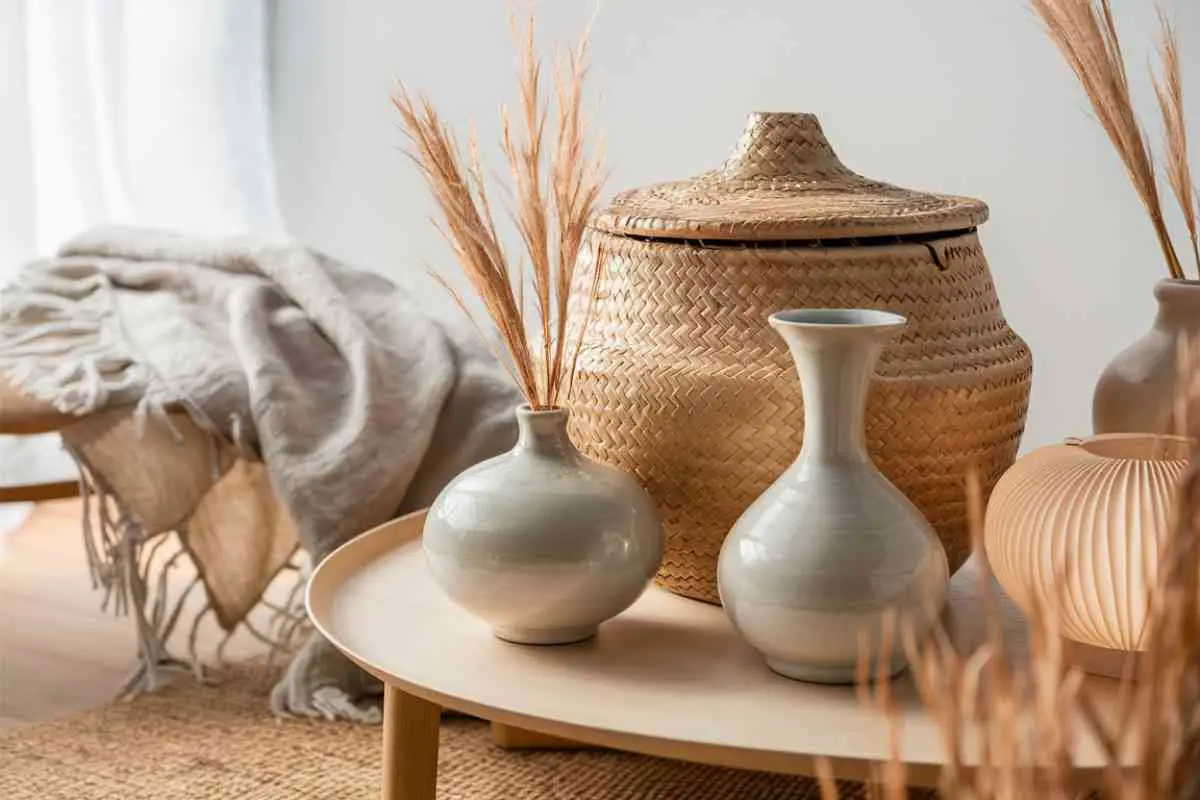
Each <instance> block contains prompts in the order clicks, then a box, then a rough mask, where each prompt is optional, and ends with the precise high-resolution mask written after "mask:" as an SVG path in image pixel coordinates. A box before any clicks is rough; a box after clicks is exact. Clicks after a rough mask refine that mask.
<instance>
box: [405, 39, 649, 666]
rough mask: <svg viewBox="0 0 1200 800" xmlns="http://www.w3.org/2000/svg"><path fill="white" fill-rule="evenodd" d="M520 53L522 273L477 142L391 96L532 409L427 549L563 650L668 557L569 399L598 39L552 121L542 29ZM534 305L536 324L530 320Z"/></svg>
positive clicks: (596, 177) (517, 192)
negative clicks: (580, 436)
mask: <svg viewBox="0 0 1200 800" xmlns="http://www.w3.org/2000/svg"><path fill="white" fill-rule="evenodd" d="M514 27H515V26H514ZM521 45H522V49H521V56H522V58H521V73H520V75H521V86H520V88H521V114H520V115H519V117H517V122H515V123H510V121H509V117H508V116H507V115H504V116H503V119H502V121H503V133H502V148H503V151H504V153H505V156H506V158H507V160H508V165H509V172H510V177H511V186H510V187H509V192H508V193H509V195H510V197H511V198H512V202H513V206H514V208H513V217H514V221H515V222H516V226H517V229H518V231H519V233H520V238H521V244H522V246H523V253H522V256H520V257H519V258H523V259H524V260H525V262H524V264H521V265H518V264H517V262H516V261H515V260H513V259H510V257H509V255H508V251H507V250H506V249H505V247H504V246H503V244H502V242H501V240H500V237H499V235H498V233H497V229H496V226H495V224H494V221H493V218H492V209H491V205H490V203H489V200H488V192H487V190H486V186H485V183H486V181H485V178H484V175H485V170H484V169H483V167H482V165H481V164H480V162H479V159H478V155H477V153H478V151H477V149H476V147H475V143H474V141H472V142H471V143H470V146H469V148H468V150H467V151H466V152H465V153H463V152H462V151H460V150H459V148H458V146H457V144H456V143H455V141H454V138H453V137H452V136H451V134H450V133H449V131H448V130H447V128H446V127H445V126H444V125H443V124H442V122H441V120H440V118H439V117H438V115H437V112H436V111H435V110H434V108H433V107H432V105H431V104H430V103H429V102H428V101H427V100H424V99H421V100H418V101H415V102H414V101H413V100H412V98H411V97H410V96H409V95H408V94H407V93H406V92H404V91H403V90H401V91H400V92H399V93H398V94H397V95H396V97H395V98H394V100H395V105H396V108H397V110H398V111H399V112H400V118H401V122H402V123H403V127H404V131H405V133H406V135H407V136H408V138H409V141H410V144H411V146H412V147H411V155H412V156H413V160H414V161H415V162H416V164H417V166H418V167H419V169H420V170H421V172H422V174H423V175H424V177H425V180H426V183H427V184H428V186H429V189H430V191H431V193H432V194H433V196H434V199H435V200H436V202H437V205H438V208H439V210H440V211H441V216H442V219H441V223H442V224H441V230H442V231H443V232H444V233H445V234H446V238H447V239H448V240H449V243H450V245H451V247H452V248H453V249H454V252H455V255H456V256H457V260H458V263H459V266H460V267H461V268H462V270H463V272H464V273H465V275H466V277H467V279H468V281H469V283H470V285H471V287H472V289H473V290H474V291H475V293H476V294H477V295H478V299H479V300H480V301H481V303H482V305H483V306H484V308H485V309H486V311H487V313H488V315H489V316H490V317H491V320H492V322H493V323H494V324H495V326H496V328H497V329H498V331H499V333H500V338H501V339H502V341H503V343H504V345H505V348H506V350H507V353H506V354H502V355H501V358H502V360H503V361H504V363H506V364H507V365H509V366H510V367H511V373H512V376H513V379H514V381H515V382H516V383H517V385H518V386H519V387H520V388H521V390H522V392H523V394H524V395H525V399H526V405H524V406H522V407H521V408H518V409H517V410H516V415H517V426H518V430H519V438H518V441H517V444H516V446H515V447H514V448H513V449H512V450H511V451H509V452H508V453H504V454H502V455H500V456H497V457H495V458H492V459H490V460H488V461H485V462H483V463H481V464H477V465H475V466H474V467H471V468H470V469H468V470H466V471H465V472H463V473H462V474H461V475H459V476H458V477H457V478H455V479H454V480H453V481H451V482H450V483H449V484H448V485H447V486H446V487H445V489H443V490H442V492H441V494H439V495H438V497H437V498H436V499H435V500H434V502H433V505H432V506H431V507H430V509H429V513H428V515H427V516H426V521H425V530H424V536H423V545H424V551H425V555H426V559H427V561H428V564H429V568H430V572H431V573H432V575H433V577H434V579H435V580H436V581H437V583H438V584H439V585H440V586H441V587H442V589H443V590H444V591H445V592H446V593H447V594H448V595H449V596H450V598H451V599H452V600H454V601H455V602H457V603H458V604H459V605H460V606H462V607H463V608H464V609H465V610H467V611H468V612H470V613H472V614H474V615H475V616H477V617H479V618H480V619H482V620H484V621H486V622H487V623H488V624H489V625H490V626H491V628H492V632H493V633H494V634H495V635H496V636H497V637H499V638H501V639H506V640H508V641H511V642H518V643H521V644H566V643H569V642H576V641H580V640H582V639H587V638H589V637H591V636H593V635H595V633H596V632H597V629H598V627H599V625H600V623H602V622H604V621H605V620H607V619H609V618H610V617H612V616H615V615H616V614H619V613H620V612H621V611H623V610H624V609H625V608H627V607H628V606H629V605H630V604H631V603H633V601H634V600H636V599H637V598H638V596H639V595H641V593H642V592H643V591H644V590H645V588H646V586H647V584H648V583H649V581H650V579H651V578H652V577H653V575H654V573H655V571H656V570H657V569H658V566H659V562H660V561H661V559H662V531H661V528H660V526H659V521H658V514H657V512H656V510H655V507H654V503H653V502H652V501H651V499H650V496H649V495H648V494H647V493H646V492H645V490H644V489H642V487H641V486H640V485H639V484H638V483H637V481H636V480H634V479H633V477H631V476H630V475H629V474H627V473H625V472H622V471H621V470H619V469H616V468H614V467H611V466H607V465H605V464H602V463H600V462H598V461H596V460H593V459H591V458H588V457H586V456H584V455H583V454H582V453H580V452H579V450H578V449H577V448H576V447H575V444H574V443H573V442H572V441H571V438H570V436H569V435H568V433H567V419H568V416H569V412H568V409H567V408H566V407H565V405H564V404H565V402H566V398H567V395H568V393H569V390H570V386H569V384H570V380H571V376H572V374H573V372H574V364H575V360H576V358H577V357H578V352H579V350H578V341H577V340H576V341H575V342H571V341H568V334H567V329H568V317H569V316H571V311H572V309H571V307H570V306H569V304H568V302H567V296H568V292H569V289H570V286H571V281H572V277H573V276H575V275H576V274H577V272H578V274H580V275H581V277H582V279H583V281H584V284H585V285H589V286H591V285H594V281H593V280H592V279H590V278H589V277H587V276H586V275H584V274H583V273H584V272H586V270H583V269H580V270H578V271H577V266H579V265H581V264H583V263H585V262H586V263H587V264H588V265H590V268H591V270H592V271H593V272H594V269H595V266H594V265H595V263H596V259H594V258H590V257H588V258H582V257H581V250H582V248H581V245H582V240H583V232H584V229H585V227H586V225H587V222H588V220H589V218H590V216H591V213H592V210H593V208H594V206H595V202H596V197H597V196H598V194H599V192H600V187H601V184H602V182H603V181H602V168H601V165H600V163H599V161H598V159H589V157H588V156H587V154H586V153H585V152H584V139H585V131H584V124H583V116H582V114H581V110H580V105H581V104H580V94H581V86H582V82H583V75H584V72H585V63H584V62H585V59H584V54H585V49H586V39H584V40H583V42H581V44H580V47H579V48H578V49H577V50H575V51H573V52H572V53H571V54H570V55H569V58H568V60H567V61H566V62H565V63H563V64H560V65H559V69H558V70H557V71H556V77H557V78H558V82H557V85H556V87H555V89H556V91H555V93H554V97H555V98H556V100H557V104H556V107H555V108H554V113H553V115H551V114H550V109H549V107H548V106H547V105H546V104H544V103H543V101H542V100H541V98H540V95H539V85H540V62H539V60H538V58H537V57H536V55H535V53H534V46H533V25H532V22H530V24H529V26H528V28H527V29H525V31H524V34H523V36H522V38H521ZM548 118H550V119H552V120H553V122H551V123H548V122H547V119H548ZM547 165H548V168H547ZM526 265H527V267H526ZM526 269H528V275H529V281H530V285H528V286H526V278H525V276H526V274H527V273H526ZM448 285H449V284H447V286H448ZM452 291H453V290H452ZM454 296H455V299H460V298H459V297H458V295H457V294H455V295H454ZM527 297H531V298H532V303H533V306H534V309H535V311H536V313H535V314H532V315H527V308H526V302H525V300H526V298H527ZM460 305H462V306H463V307H464V308H465V307H466V305H465V303H462V302H461V301H460ZM577 308H578V307H577ZM590 308H591V302H590V299H589V302H587V303H584V304H583V306H582V307H581V308H579V313H581V314H583V319H582V320H579V319H576V320H575V322H576V327H577V328H578V329H579V330H580V331H583V330H586V329H587V314H588V312H589V311H590ZM527 316H531V317H532V320H527Z"/></svg>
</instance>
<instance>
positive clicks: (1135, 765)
mask: <svg viewBox="0 0 1200 800" xmlns="http://www.w3.org/2000/svg"><path fill="white" fill-rule="evenodd" d="M1196 366H1197V365H1196V364H1193V368H1195V367H1196ZM1192 374H1193V376H1194V377H1193V379H1192V380H1191V381H1190V396H1189V398H1188V400H1187V402H1186V406H1187V411H1188V413H1187V418H1188V419H1190V420H1191V421H1192V423H1193V424H1192V425H1191V426H1190V428H1189V429H1190V431H1191V435H1192V437H1193V438H1194V439H1197V440H1198V441H1200V372H1193V373H1192ZM967 495H968V508H969V510H970V521H971V532H972V538H973V542H974V545H975V555H974V557H975V558H976V559H979V561H980V569H979V580H980V581H981V591H982V596H983V598H984V602H983V614H984V622H985V626H984V627H985V630H986V637H985V640H984V642H983V644H982V645H981V646H980V647H978V648H977V649H976V650H974V651H973V652H970V653H960V652H959V651H958V650H957V649H956V648H955V646H954V645H953V644H952V643H951V641H950V637H949V635H948V634H947V633H946V631H945V630H944V629H942V628H940V627H939V628H936V629H935V630H934V631H933V632H932V634H931V635H930V636H928V637H927V638H925V639H924V640H921V641H918V640H917V639H916V638H915V637H914V636H913V634H912V631H911V629H903V630H902V631H901V635H900V637H899V638H900V640H901V642H902V646H903V647H904V648H905V652H906V654H907V655H908V657H909V663H910V671H911V674H912V679H913V681H914V683H915V684H916V687H917V690H918V694H919V695H920V698H921V701H922V703H923V705H924V706H925V708H926V710H927V712H928V713H929V715H930V717H931V718H932V719H933V720H934V722H935V723H936V725H937V726H938V728H939V730H940V732H941V736H942V743H943V747H944V749H945V752H946V756H947V765H946V767H945V768H944V770H943V771H942V774H941V781H940V784H939V786H938V790H939V792H940V794H941V796H942V797H945V798H948V800H1026V798H1046V799H1047V800H1070V799H1071V798H1077V797H1084V796H1091V795H1086V793H1085V794H1081V793H1080V792H1079V791H1078V788H1077V786H1076V782H1075V780H1074V779H1073V771H1072V754H1073V752H1075V748H1076V745H1077V744H1078V743H1079V741H1080V739H1081V738H1082V737H1084V736H1087V737H1090V738H1091V739H1093V740H1094V741H1095V742H1096V743H1097V745H1098V746H1099V747H1100V750H1101V752H1102V754H1103V756H1104V758H1105V763H1106V767H1105V776H1104V777H1105V784H1106V785H1105V788H1106V794H1105V795H1104V797H1106V798H1111V800H1197V799H1198V798H1200V450H1197V451H1196V452H1194V453H1193V456H1192V463H1191V464H1190V465H1189V467H1188V470H1187V473H1186V474H1185V476H1184V479H1183V481H1182V483H1181V489H1180V494H1179V496H1178V500H1177V509H1176V515H1175V522H1174V525H1173V527H1172V529H1171V531H1170V533H1169V535H1168V537H1167V541H1166V543H1165V545H1164V548H1163V552H1162V557H1161V559H1160V562H1159V567H1158V573H1157V575H1156V576H1155V579H1154V583H1153V585H1152V589H1151V613H1150V618H1149V622H1148V626H1147V631H1146V644H1147V646H1146V649H1145V650H1144V651H1143V653H1142V655H1141V657H1140V659H1139V661H1138V666H1137V671H1136V676H1135V675H1130V676H1127V677H1126V679H1125V680H1124V681H1122V683H1121V686H1120V690H1119V692H1118V696H1117V700H1116V708H1115V710H1114V709H1110V710H1109V713H1105V714H1102V713H1100V711H1099V708H1098V703H1097V702H1096V701H1095V699H1094V697H1093V691H1094V690H1095V689H1096V688H1100V689H1101V691H1103V687H1102V686H1101V687H1097V686H1096V685H1095V684H1089V683H1088V682H1087V681H1086V680H1085V679H1084V676H1083V674H1082V673H1081V672H1080V671H1079V670H1078V669H1077V668H1075V667H1072V666H1070V665H1069V664H1068V663H1067V661H1066V658H1065V652H1064V648H1063V638H1062V636H1061V624H1060V621H1059V618H1058V616H1057V613H1056V609H1055V608H1054V606H1053V604H1047V605H1045V606H1041V607H1038V608H1036V609H1035V611H1034V613H1033V614H1032V615H1030V618H1029V619H1028V620H1027V622H1028V629H1027V630H1028V644H1029V657H1028V662H1027V663H1014V662H1013V660H1012V659H1011V658H1010V657H1009V656H1007V655H1006V650H1005V643H1004V636H1003V628H1002V626H1001V625H1000V608H999V604H998V597H997V594H996V591H997V590H996V589H995V588H994V585H993V583H992V579H991V575H990V570H989V569H988V564H987V556H986V553H985V551H984V549H983V546H982V541H981V537H982V529H983V525H982V523H983V499H982V492H981V489H980V483H979V479H978V476H977V474H972V475H970V476H969V478H968V484H967ZM886 638H889V637H885V639H886ZM889 655H890V653H889V651H888V648H887V647H886V646H885V647H884V648H883V652H882V653H881V654H880V656H879V658H880V661H879V663H882V664H886V663H887V662H888V660H889V659H888V657H889ZM869 676H870V669H869V666H863V667H861V668H860V692H861V693H862V696H863V697H864V702H865V703H868V704H870V705H872V706H874V707H875V708H877V709H879V710H881V711H882V712H883V713H884V714H887V715H888V716H889V718H890V719H892V724H891V725H890V726H889V731H890V735H891V738H892V741H891V742H890V748H889V751H890V753H891V759H890V760H889V762H888V763H886V764H883V765H880V766H879V768H878V769H877V770H876V771H875V774H876V784H877V785H878V786H879V787H880V788H879V790H878V791H877V792H876V793H875V796H876V797H881V798H884V800H890V799H891V798H899V797H903V796H904V794H903V791H904V786H905V775H904V764H903V759H902V757H901V756H900V755H899V753H900V746H901V744H902V742H901V739H900V734H899V732H898V731H899V726H898V725H897V724H896V721H895V715H896V713H897V711H896V708H895V707H894V704H893V702H892V699H891V697H892V695H891V689H890V687H889V686H888V684H887V681H886V673H883V674H882V675H879V676H877V680H876V681H875V683H874V684H873V685H868V683H867V678H868V677H869ZM1135 677H1136V680H1134V678H1135ZM1097 680H1100V681H1102V682H1107V679H1097ZM1110 695H1111V692H1110ZM1110 701H1111V696H1110ZM818 773H819V778H820V780H821V782H822V790H823V792H825V794H823V795H822V796H823V797H831V798H832V797H836V793H835V788H834V783H833V780H832V770H831V769H829V766H828V765H827V764H826V765H823V766H822V768H821V769H820V770H818Z"/></svg>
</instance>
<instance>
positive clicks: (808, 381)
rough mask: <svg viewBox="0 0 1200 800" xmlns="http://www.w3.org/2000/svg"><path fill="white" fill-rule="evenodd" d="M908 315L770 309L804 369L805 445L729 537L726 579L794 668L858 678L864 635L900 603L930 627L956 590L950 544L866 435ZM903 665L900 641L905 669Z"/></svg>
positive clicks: (793, 671) (776, 666)
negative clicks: (885, 471) (886, 356)
mask: <svg viewBox="0 0 1200 800" xmlns="http://www.w3.org/2000/svg"><path fill="white" fill-rule="evenodd" d="M904 322H905V320H904V318H903V317H901V316H898V315H896V314H890V313H887V312H884V311H872V310H854V309H800V310H793V311H782V312H779V313H777V314H774V315H772V316H771V319H770V323H771V325H772V327H774V328H775V330H776V331H777V332H778V333H779V334H780V335H781V336H782V337H783V338H784V340H785V341H786V342H787V345H788V347H789V348H790V349H791V352H792V356H793V358H794V359H795V362H796V368H797V371H798V372H799V376H800V384H801V387H802V391H803V397H804V414H805V417H804V440H803V446H802V447H801V449H800V455H799V457H798V458H797V459H796V461H795V463H793V464H792V466H791V467H789V468H788V470H787V471H786V472H785V473H784V474H783V475H782V476H781V477H780V478H779V479H778V480H777V481H775V483H773V484H772V485H771V487H770V488H769V489H767V491H766V492H765V493H764V494H763V495H762V496H761V497H760V498H758V499H757V500H756V501H755V502H754V503H753V504H752V505H751V506H750V507H749V508H748V509H747V510H746V512H745V513H744V514H743V515H742V517H741V518H740V519H739V520H738V521H737V524H736V525H735V526H734V528H733V530H732V532H731V533H730V535H729V537H728V538H727V539H726V540H725V544H724V547H723V548H722V550H721V558H720V562H719V565H718V583H719V586H720V591H721V601H722V602H723V603H724V605H725V609H726V611H727V612H728V613H729V617H730V619H731V620H732V621H733V624H734V626H735V627H736V628H737V630H738V631H739V632H740V633H741V635H742V636H744V637H745V638H746V639H747V640H748V641H749V642H750V644H752V645H753V646H754V647H755V648H757V649H758V650H759V651H760V652H761V653H762V654H763V655H764V656H765V657H766V659H767V663H768V664H769V665H770V667H771V668H772V669H773V670H775V671H776V672H779V673H780V674H783V675H786V676H788V677H791V678H798V679H801V680H809V681H817V682H821V683H849V682H853V680H854V677H855V668H856V665H857V662H858V658H859V650H860V641H863V638H862V637H864V636H865V637H866V638H865V641H867V642H869V644H870V647H871V652H872V653H877V652H878V649H879V638H880V634H881V629H882V624H883V620H884V617H885V615H886V614H887V612H888V609H895V613H896V614H897V616H898V618H900V619H903V620H907V622H906V623H903V622H902V623H901V624H912V625H915V626H916V627H917V628H918V629H923V628H924V627H926V626H927V625H928V624H929V622H930V617H931V615H932V614H933V612H934V610H938V609H940V608H941V606H942V603H943V601H944V598H945V594H946V586H947V583H948V580H949V575H948V569H947V564H946V555H945V551H944V550H943V549H942V545H941V543H940V542H939V541H938V539H937V537H936V535H935V534H934V532H933V529H932V527H931V526H930V525H929V523H928V522H926V520H925V519H924V517H922V516H921V514H920V512H919V511H917V509H916V507H915V506H913V504H912V503H911V502H909V500H908V498H906V497H905V496H904V495H903V494H901V492H900V491H899V490H898V489H896V487H894V486H893V485H892V484H891V483H889V482H888V480H887V479H886V478H885V477H884V476H883V475H882V474H881V473H880V472H879V470H878V469H876V467H875V465H874V464H873V463H872V462H871V458H870V456H869V455H868V453H867V448H866V442H865V437H864V433H863V416H864V412H865V408H866V399H867V390H868V386H869V382H870V379H871V374H872V371H873V369H874V365H875V361H876V359H877V358H878V356H879V353H880V351H881V350H882V349H883V347H884V346H885V344H886V343H887V341H888V340H889V339H891V337H892V336H893V335H895V334H896V332H897V331H899V330H900V329H901V328H902V327H903V326H904ZM904 665H905V659H904V657H903V653H902V652H901V651H900V648H899V647H897V648H896V649H895V650H894V651H893V654H892V672H893V674H894V673H895V672H899V671H900V670H901V669H903V668H904Z"/></svg>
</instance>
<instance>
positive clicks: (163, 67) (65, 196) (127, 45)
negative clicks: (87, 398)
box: [0, 0, 282, 530]
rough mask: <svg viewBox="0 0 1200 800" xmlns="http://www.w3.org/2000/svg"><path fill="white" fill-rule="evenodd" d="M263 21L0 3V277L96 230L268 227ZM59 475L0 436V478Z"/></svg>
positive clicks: (215, 9)
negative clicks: (0, 107)
mask: <svg viewBox="0 0 1200 800" xmlns="http://www.w3.org/2000/svg"><path fill="white" fill-rule="evenodd" d="M267 21H268V20H267V9H266V0H68V1H67V2H60V0H3V2H0V102H3V108H4V112H3V114H0V284H3V283H5V282H7V281H8V280H9V279H10V278H11V277H12V276H13V275H14V274H15V273H16V271H17V270H18V269H19V268H20V266H21V265H22V264H23V263H24V262H26V261H28V260H30V259H32V258H35V257H39V256H46V255H50V254H52V253H53V252H54V250H55V249H56V248H57V247H58V245H59V244H60V243H61V242H62V241H63V240H64V239H65V238H67V237H69V236H71V235H72V234H74V233H77V232H79V231H81V230H84V229H86V228H89V227H92V226H95V225H101V224H107V223H122V224H136V225H151V226H157V227H165V228H173V229H177V230H182V231H188V232H193V233H205V234H214V235H220V234H231V233H241V232H246V231H249V230H277V229H280V228H282V221H281V216H280V214H279V210H278V205H277V203H276V199H275V179H274V165H273V162H272V158H271V147H270V142H271V138H270V118H269V104H268V94H267V92H268V77H267V41H268V38H267V37H268V31H267ZM66 474H73V470H72V469H71V467H70V465H69V463H68V462H67V461H66V458H65V456H64V455H63V454H62V453H61V452H60V450H59V448H58V445H57V442H56V441H55V440H54V439H53V438H44V437H43V438H38V439H30V438H25V439H15V438H13V437H0V483H6V484H13V483H29V482H39V481H43V480H52V479H61V477H62V476H63V475H66ZM5 513H7V515H8V516H9V523H8V524H10V525H11V524H12V521H11V517H12V513H13V509H11V507H10V508H9V509H7V510H6V509H5V508H4V507H3V506H0V530H2V529H3V528H4V526H5V519H4V516H3V515H4V514H5Z"/></svg>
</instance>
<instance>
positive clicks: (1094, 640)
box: [984, 434, 1191, 676]
mask: <svg viewBox="0 0 1200 800" xmlns="http://www.w3.org/2000/svg"><path fill="white" fill-rule="evenodd" d="M1190 451H1191V443H1190V440H1188V439H1186V438H1183V437H1179V436H1153V435H1148V434H1106V435H1102V436H1093V437H1090V438H1087V439H1080V440H1074V441H1071V442H1068V443H1066V444H1057V445H1050V446H1048V447H1042V448H1039V449H1037V450H1034V451H1033V452H1032V453H1029V454H1028V455H1026V456H1025V457H1023V458H1021V459H1020V460H1019V461H1017V463H1016V464H1014V465H1013V467H1012V469H1010V470H1009V471H1008V472H1006V473H1005V474H1004V477H1003V478H1001V479H1000V482H999V483H997V484H996V489H995V491H993V492H992V496H991V499H990V500H989V501H988V508H987V517H986V521H985V524H984V528H985V537H984V541H985V544H986V547H987V555H988V560H989V561H990V562H991V567H992V572H993V573H994V574H995V576H996V580H998V581H999V582H1000V585H1001V586H1003V587H1004V591H1005V592H1006V593H1007V594H1008V596H1009V597H1011V598H1012V600H1013V602H1015V603H1016V604H1017V605H1018V606H1019V607H1020V608H1021V610H1022V611H1024V612H1025V613H1026V614H1032V613H1035V611H1036V610H1037V609H1039V608H1041V609H1047V608H1051V607H1053V608H1055V610H1056V611H1057V612H1058V615H1057V616H1058V623H1059V625H1060V626H1061V631H1062V635H1063V637H1064V638H1065V639H1066V640H1067V643H1068V648H1067V652H1068V655H1069V656H1070V657H1071V658H1072V660H1073V661H1075V662H1076V663H1078V664H1079V665H1080V666H1082V667H1083V668H1084V669H1085V670H1087V671H1089V672H1096V673H1099V674H1104V675H1112V676H1117V675H1120V674H1122V672H1123V671H1124V669H1125V667H1126V661H1127V659H1128V658H1129V656H1128V654H1129V653H1134V652H1137V651H1139V650H1141V649H1142V648H1143V647H1144V643H1143V641H1142V638H1143V633H1144V631H1145V628H1146V622H1147V619H1148V616H1149V609H1150V590H1149V587H1150V586H1151V585H1153V581H1154V578H1155V575H1156V573H1157V570H1158V559H1159V550H1160V549H1161V548H1162V546H1163V543H1164V542H1165V540H1166V536H1167V533H1168V526H1169V525H1170V518H1171V507H1172V504H1173V503H1174V499H1175V494H1176V491H1177V489H1178V485H1179V481H1180V478H1181V477H1182V475H1183V472H1184V469H1185V468H1186V466H1187V460H1188V455H1189V453H1190Z"/></svg>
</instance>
